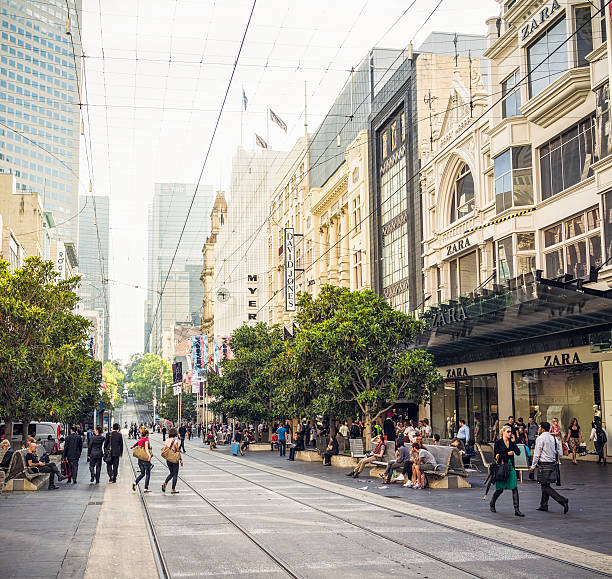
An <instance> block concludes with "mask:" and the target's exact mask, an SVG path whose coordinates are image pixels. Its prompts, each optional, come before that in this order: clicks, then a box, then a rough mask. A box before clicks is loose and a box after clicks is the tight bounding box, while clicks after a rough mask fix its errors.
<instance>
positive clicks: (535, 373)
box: [512, 356, 601, 445]
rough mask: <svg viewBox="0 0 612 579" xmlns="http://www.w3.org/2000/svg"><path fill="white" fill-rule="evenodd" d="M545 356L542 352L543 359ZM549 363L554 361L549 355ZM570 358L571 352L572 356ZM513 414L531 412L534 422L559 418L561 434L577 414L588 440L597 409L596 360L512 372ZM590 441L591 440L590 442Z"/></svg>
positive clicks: (597, 383) (598, 400) (597, 378)
mask: <svg viewBox="0 0 612 579" xmlns="http://www.w3.org/2000/svg"><path fill="white" fill-rule="evenodd" d="M546 358H547V356H544V361H546ZM548 358H549V360H548V361H549V364H550V363H553V362H554V357H552V356H550V357H548ZM572 359H573V356H572ZM512 386H513V391H514V392H513V393H514V415H515V416H516V417H517V418H518V417H522V418H523V419H524V420H525V421H526V420H527V418H528V417H529V416H531V415H535V418H536V422H538V423H540V422H543V421H547V422H549V423H551V424H552V422H553V420H554V419H555V418H557V419H558V420H559V426H560V427H561V432H562V434H563V437H564V438H565V437H566V436H567V431H568V428H569V424H570V421H571V420H572V418H577V419H578V423H579V424H580V426H581V429H582V437H583V439H584V440H585V441H587V443H588V440H589V437H588V434H589V432H590V430H591V422H592V421H593V416H594V414H595V413H597V412H601V394H600V384H599V372H598V365H597V364H577V365H575V366H571V365H570V366H560V367H545V368H536V369H532V370H519V371H515V372H512ZM590 444H591V445H592V443H590Z"/></svg>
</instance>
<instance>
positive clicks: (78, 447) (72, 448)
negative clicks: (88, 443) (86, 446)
mask: <svg viewBox="0 0 612 579" xmlns="http://www.w3.org/2000/svg"><path fill="white" fill-rule="evenodd" d="M81 452H83V439H82V438H81V437H80V436H79V435H78V434H74V433H73V434H69V435H68V436H67V437H66V440H65V441H64V458H66V459H68V460H78V459H79V458H81Z"/></svg>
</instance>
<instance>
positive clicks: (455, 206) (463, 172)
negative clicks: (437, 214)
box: [450, 163, 474, 223]
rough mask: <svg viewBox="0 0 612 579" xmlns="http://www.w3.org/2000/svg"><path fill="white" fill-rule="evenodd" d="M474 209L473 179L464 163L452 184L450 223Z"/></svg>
mask: <svg viewBox="0 0 612 579" xmlns="http://www.w3.org/2000/svg"><path fill="white" fill-rule="evenodd" d="M472 211H474V179H473V177H472V172H471V171H470V168H469V167H468V166H467V165H466V164H465V163H464V164H463V165H462V166H461V169H460V170H459V173H458V175H457V179H456V180H455V183H454V185H453V194H452V199H451V215H450V220H451V223H454V222H455V221H457V220H458V219H461V218H462V217H465V216H466V215H468V214H469V213H471V212H472Z"/></svg>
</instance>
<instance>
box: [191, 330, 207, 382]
mask: <svg viewBox="0 0 612 579" xmlns="http://www.w3.org/2000/svg"><path fill="white" fill-rule="evenodd" d="M207 360H208V335H206V334H204V335H200V336H192V337H191V371H192V372H193V373H194V374H195V375H196V376H197V375H203V374H206V363H207Z"/></svg>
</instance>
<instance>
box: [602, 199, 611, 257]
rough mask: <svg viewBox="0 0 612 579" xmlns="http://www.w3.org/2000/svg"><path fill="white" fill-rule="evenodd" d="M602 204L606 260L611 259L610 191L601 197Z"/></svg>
mask: <svg viewBox="0 0 612 579" xmlns="http://www.w3.org/2000/svg"><path fill="white" fill-rule="evenodd" d="M603 203H604V219H603V228H604V244H605V248H606V259H610V258H611V257H612V191H608V192H607V193H605V194H604V195H603Z"/></svg>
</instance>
